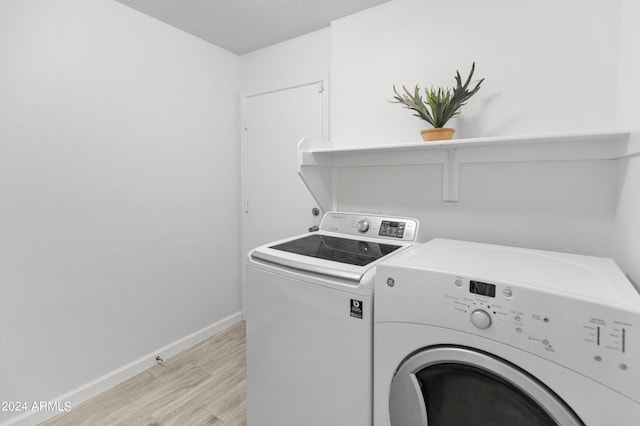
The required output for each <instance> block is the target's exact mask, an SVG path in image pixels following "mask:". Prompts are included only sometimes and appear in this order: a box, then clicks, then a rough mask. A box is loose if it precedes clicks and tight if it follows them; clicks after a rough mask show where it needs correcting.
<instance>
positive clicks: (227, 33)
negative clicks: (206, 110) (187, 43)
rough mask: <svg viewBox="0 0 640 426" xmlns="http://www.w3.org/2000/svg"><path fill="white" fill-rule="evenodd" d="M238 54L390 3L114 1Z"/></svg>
mask: <svg viewBox="0 0 640 426" xmlns="http://www.w3.org/2000/svg"><path fill="white" fill-rule="evenodd" d="M116 1H119V2H120V3H123V4H125V5H127V6H130V7H132V8H134V9H136V10H139V11H140V12H142V13H145V14H147V15H149V16H152V17H154V18H156V19H158V20H160V21H162V22H165V23H167V24H169V25H172V26H174V27H176V28H179V29H181V30H183V31H186V32H188V33H190V34H193V35H195V36H197V37H200V38H202V39H204V40H207V41H209V42H211V43H213V44H215V45H217V46H220V47H222V48H224V49H227V50H229V51H231V52H233V53H236V54H238V55H242V54H244V53H247V52H251V51H253V50H256V49H260V48H262V47H266V46H270V45H272V44H275V43H279V42H281V41H285V40H288V39H291V38H294V37H297V36H300V35H303V34H307V33H310V32H312V31H315V30H319V29H322V28H325V27H328V26H329V23H330V22H331V21H333V20H335V19H338V18H342V17H344V16H347V15H351V14H352V13H356V12H359V11H361V10H364V9H368V8H370V7H373V6H377V5H379V4H381V3H385V2H387V1H389V0H116Z"/></svg>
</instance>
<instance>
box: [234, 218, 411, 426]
mask: <svg viewBox="0 0 640 426" xmlns="http://www.w3.org/2000/svg"><path fill="white" fill-rule="evenodd" d="M417 234H418V221H417V220H415V219H410V218H400V217H386V216H385V217H383V216H376V215H368V214H358V213H342V212H331V213H327V214H326V215H325V216H324V217H323V219H322V222H321V223H320V229H319V230H318V231H316V232H310V233H307V234H303V235H299V236H295V237H291V238H287V239H284V240H280V241H275V242H272V243H269V244H266V245H263V246H261V247H258V248H256V249H255V250H253V251H251V252H250V254H249V263H248V266H247V270H246V272H247V273H246V277H247V280H246V301H245V319H246V323H247V423H248V425H249V426H286V425H291V426H311V425H318V426H341V425H345V426H358V425H362V426H371V424H372V417H373V413H372V412H373V409H372V400H373V342H372V340H373V292H374V277H375V269H376V266H377V265H378V264H379V263H380V262H382V261H384V260H386V259H389V258H391V257H393V256H395V255H398V254H399V253H401V252H403V251H404V250H406V249H408V248H410V247H412V246H413V245H414V244H416V242H415V240H416V236H417Z"/></svg>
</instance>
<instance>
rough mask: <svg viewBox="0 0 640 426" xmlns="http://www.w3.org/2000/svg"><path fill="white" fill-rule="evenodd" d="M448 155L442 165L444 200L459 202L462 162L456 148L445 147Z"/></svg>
mask: <svg viewBox="0 0 640 426" xmlns="http://www.w3.org/2000/svg"><path fill="white" fill-rule="evenodd" d="M444 150H445V151H446V152H447V156H446V158H445V160H444V163H443V165H442V201H449V202H457V201H458V188H459V178H460V163H459V161H458V157H457V155H456V154H457V150H456V148H444Z"/></svg>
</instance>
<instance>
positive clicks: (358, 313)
mask: <svg viewBox="0 0 640 426" xmlns="http://www.w3.org/2000/svg"><path fill="white" fill-rule="evenodd" d="M351 316H352V317H354V318H360V319H362V300H356V299H351Z"/></svg>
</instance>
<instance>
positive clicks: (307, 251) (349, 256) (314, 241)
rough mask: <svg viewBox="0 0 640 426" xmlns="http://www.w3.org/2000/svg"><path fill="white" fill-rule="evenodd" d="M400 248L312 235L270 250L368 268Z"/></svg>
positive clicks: (392, 245) (391, 245)
mask: <svg viewBox="0 0 640 426" xmlns="http://www.w3.org/2000/svg"><path fill="white" fill-rule="evenodd" d="M400 247H402V246H399V245H395V244H385V243H381V242H375V241H362V240H355V239H351V238H340V237H334V236H330V235H322V234H312V235H307V236H304V237H302V238H297V239H294V240H290V241H286V242H284V243H280V244H276V245H273V246H271V247H270V248H272V249H274V250H281V251H284V252H288V253H294V254H299V255H302V256H309V257H313V258H315V259H324V260H330V261H333V262H340V263H346V264H348V265H357V266H366V265H368V264H370V263H372V262H375V261H376V260H378V259H381V258H383V257H384V256H386V255H387V254H389V253H392V252H394V251H395V250H397V249H399V248H400Z"/></svg>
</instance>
